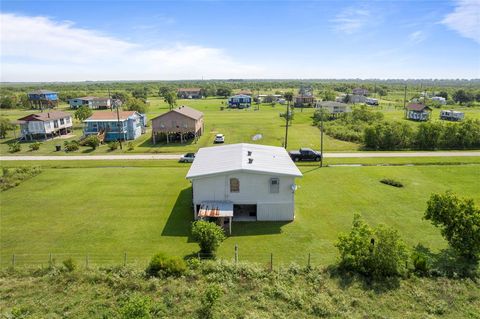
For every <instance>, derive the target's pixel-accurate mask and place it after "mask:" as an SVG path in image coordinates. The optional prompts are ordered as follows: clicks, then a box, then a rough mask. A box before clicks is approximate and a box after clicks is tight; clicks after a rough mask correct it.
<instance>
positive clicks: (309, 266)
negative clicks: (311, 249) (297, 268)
mask: <svg viewBox="0 0 480 319" xmlns="http://www.w3.org/2000/svg"><path fill="white" fill-rule="evenodd" d="M308 268H310V253H308Z"/></svg>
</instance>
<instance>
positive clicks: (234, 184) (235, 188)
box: [230, 178, 240, 193]
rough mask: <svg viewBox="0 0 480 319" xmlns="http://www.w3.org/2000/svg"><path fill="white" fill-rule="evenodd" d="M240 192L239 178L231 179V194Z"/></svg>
mask: <svg viewBox="0 0 480 319" xmlns="http://www.w3.org/2000/svg"><path fill="white" fill-rule="evenodd" d="M238 192H240V181H239V180H238V178H230V193H238Z"/></svg>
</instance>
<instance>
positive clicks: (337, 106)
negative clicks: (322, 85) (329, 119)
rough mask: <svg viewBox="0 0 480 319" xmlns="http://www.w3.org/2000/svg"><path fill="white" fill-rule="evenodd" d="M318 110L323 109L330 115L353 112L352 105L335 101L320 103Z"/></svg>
mask: <svg viewBox="0 0 480 319" xmlns="http://www.w3.org/2000/svg"><path fill="white" fill-rule="evenodd" d="M316 108H323V109H325V110H326V111H327V112H328V113H330V114H339V113H347V112H351V111H352V108H351V107H350V105H348V104H346V103H342V102H335V101H322V102H318V103H317V105H316Z"/></svg>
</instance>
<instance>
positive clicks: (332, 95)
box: [322, 90, 337, 101]
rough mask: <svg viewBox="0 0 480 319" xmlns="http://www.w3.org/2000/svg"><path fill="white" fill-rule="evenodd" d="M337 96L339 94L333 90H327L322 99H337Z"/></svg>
mask: <svg viewBox="0 0 480 319" xmlns="http://www.w3.org/2000/svg"><path fill="white" fill-rule="evenodd" d="M336 97H337V95H336V94H335V92H334V91H332V90H325V91H324V92H323V94H322V100H323V101H335V98H336Z"/></svg>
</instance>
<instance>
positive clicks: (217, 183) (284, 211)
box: [192, 172, 295, 220]
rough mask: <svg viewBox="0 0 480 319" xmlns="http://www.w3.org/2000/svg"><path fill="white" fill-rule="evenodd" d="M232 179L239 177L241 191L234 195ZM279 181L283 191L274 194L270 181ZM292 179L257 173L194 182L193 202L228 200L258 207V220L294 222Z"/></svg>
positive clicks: (211, 177) (205, 178)
mask: <svg viewBox="0 0 480 319" xmlns="http://www.w3.org/2000/svg"><path fill="white" fill-rule="evenodd" d="M230 178H238V180H239V181H240V191H239V192H238V193H231V192H230ZM271 178H278V179H279V181H280V184H279V192H278V193H270V179H271ZM294 183H295V179H294V177H292V176H277V175H268V174H255V173H246V172H238V173H229V174H224V175H216V176H208V177H202V178H195V179H192V187H193V203H194V204H195V205H198V204H200V203H201V202H202V201H206V200H219V201H222V200H228V201H232V202H233V203H234V204H257V217H258V220H293V214H294V193H293V191H292V188H291V187H292V184H294Z"/></svg>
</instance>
